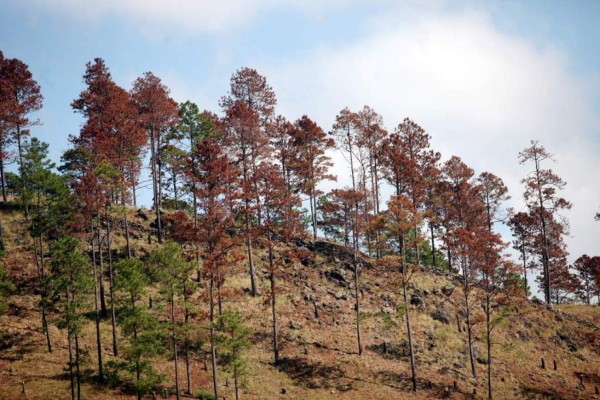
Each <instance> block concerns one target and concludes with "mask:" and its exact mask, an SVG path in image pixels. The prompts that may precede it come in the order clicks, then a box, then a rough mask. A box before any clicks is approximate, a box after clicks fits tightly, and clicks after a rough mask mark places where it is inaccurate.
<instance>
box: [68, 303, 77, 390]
mask: <svg viewBox="0 0 600 400" xmlns="http://www.w3.org/2000/svg"><path fill="white" fill-rule="evenodd" d="M67 296H68V295H67ZM67 344H68V348H69V378H70V380H71V400H75V375H74V373H73V346H72V344H71V326H70V324H67Z"/></svg>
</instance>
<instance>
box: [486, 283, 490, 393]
mask: <svg viewBox="0 0 600 400" xmlns="http://www.w3.org/2000/svg"><path fill="white" fill-rule="evenodd" d="M490 313H491V310H490V295H489V294H486V296H485V323H486V329H487V340H486V343H487V375H488V376H487V377H488V399H489V400H492V339H491V336H492V329H491V328H492V325H491V322H490Z"/></svg>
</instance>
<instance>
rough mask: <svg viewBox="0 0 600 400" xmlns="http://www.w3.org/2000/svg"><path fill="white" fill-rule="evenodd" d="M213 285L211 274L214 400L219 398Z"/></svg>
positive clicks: (211, 340) (211, 348)
mask: <svg viewBox="0 0 600 400" xmlns="http://www.w3.org/2000/svg"><path fill="white" fill-rule="evenodd" d="M214 285H215V279H214V276H213V275H212V274H211V277H210V292H209V297H210V299H209V300H210V352H211V359H212V372H213V388H214V394H215V399H218V398H219V384H218V382H217V351H216V348H215V327H214V322H215V300H214Z"/></svg>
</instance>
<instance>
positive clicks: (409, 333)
mask: <svg viewBox="0 0 600 400" xmlns="http://www.w3.org/2000/svg"><path fill="white" fill-rule="evenodd" d="M399 239H400V254H401V260H402V294H403V296H404V307H405V309H406V332H407V336H408V354H409V357H410V373H411V381H412V390H413V391H414V392H416V391H417V367H416V364H415V351H414V347H413V341H412V329H411V325H410V312H409V311H410V310H409V307H408V295H407V294H406V286H407V285H408V279H407V270H406V248H405V244H404V236H402V235H401V236H400V238H399Z"/></svg>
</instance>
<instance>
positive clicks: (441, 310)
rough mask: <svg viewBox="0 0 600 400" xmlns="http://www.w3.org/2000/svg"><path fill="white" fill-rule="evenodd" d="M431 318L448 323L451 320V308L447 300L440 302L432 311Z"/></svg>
mask: <svg viewBox="0 0 600 400" xmlns="http://www.w3.org/2000/svg"><path fill="white" fill-rule="evenodd" d="M431 318H433V319H434V320H436V321H440V322H442V323H444V324H450V322H451V321H452V309H451V307H450V305H449V304H448V303H447V302H443V303H442V304H440V305H439V306H438V307H437V308H436V309H435V310H434V311H433V312H432V313H431Z"/></svg>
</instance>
